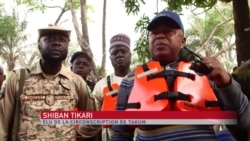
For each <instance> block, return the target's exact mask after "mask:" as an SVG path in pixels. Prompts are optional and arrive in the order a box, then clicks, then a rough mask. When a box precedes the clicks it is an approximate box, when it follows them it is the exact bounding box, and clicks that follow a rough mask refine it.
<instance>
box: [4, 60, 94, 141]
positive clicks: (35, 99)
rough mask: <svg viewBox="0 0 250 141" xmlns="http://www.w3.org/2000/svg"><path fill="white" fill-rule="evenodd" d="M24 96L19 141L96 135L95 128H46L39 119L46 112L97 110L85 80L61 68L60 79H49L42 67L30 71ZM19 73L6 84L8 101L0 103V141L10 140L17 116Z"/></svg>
mask: <svg viewBox="0 0 250 141" xmlns="http://www.w3.org/2000/svg"><path fill="white" fill-rule="evenodd" d="M28 71H29V77H28V78H27V79H26V81H25V84H24V88H23V93H22V94H21V96H20V101H21V113H20V126H19V130H18V138H19V140H21V141H59V140H60V141H75V140H76V139H75V137H76V135H77V134H78V133H79V134H81V135H82V136H83V137H85V138H88V137H90V136H92V135H94V134H95V133H96V132H97V131H96V128H95V126H80V128H79V129H78V130H79V131H78V133H77V131H76V129H75V127H74V125H43V124H41V121H40V119H39V117H40V112H41V111H43V110H49V111H55V110H65V111H66V110H73V108H74V107H75V106H77V107H78V109H79V110H95V105H94V100H93V98H92V97H91V96H90V94H89V93H88V91H87V89H86V83H85V82H84V80H83V79H82V78H81V77H80V76H78V75H76V74H74V73H73V72H71V71H70V70H67V69H66V68H65V67H64V66H62V68H61V70H60V72H58V74H57V75H49V76H48V75H46V74H44V73H43V72H42V69H41V66H40V63H38V64H37V65H36V66H34V67H31V68H29V69H28ZM19 78H20V71H15V72H13V74H12V75H11V77H10V78H9V80H8V81H7V87H6V91H5V97H4V99H3V100H1V102H0V113H1V115H0V140H1V141H5V140H7V135H8V130H9V129H8V128H9V125H10V122H12V121H10V119H11V116H12V113H14V111H13V110H14V102H15V100H14V99H15V95H16V94H17V91H18V80H19Z"/></svg>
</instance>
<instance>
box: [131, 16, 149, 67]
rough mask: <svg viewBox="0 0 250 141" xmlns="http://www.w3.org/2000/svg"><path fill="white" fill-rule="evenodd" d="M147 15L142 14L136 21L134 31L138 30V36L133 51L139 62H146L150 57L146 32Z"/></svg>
mask: <svg viewBox="0 0 250 141" xmlns="http://www.w3.org/2000/svg"><path fill="white" fill-rule="evenodd" d="M149 22H150V20H149V17H148V16H146V15H143V16H142V17H141V18H140V20H139V21H138V22H137V23H136V27H135V32H140V35H141V36H140V37H139V39H138V40H137V41H136V43H135V49H134V51H135V52H136V53H137V55H138V61H139V62H146V61H147V60H149V58H150V54H149V50H148V44H149V43H148V32H147V29H146V28H147V25H148V24H149Z"/></svg>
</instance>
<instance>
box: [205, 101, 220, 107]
mask: <svg viewBox="0 0 250 141" xmlns="http://www.w3.org/2000/svg"><path fill="white" fill-rule="evenodd" d="M205 106H206V107H219V106H220V103H219V102H218V101H205Z"/></svg>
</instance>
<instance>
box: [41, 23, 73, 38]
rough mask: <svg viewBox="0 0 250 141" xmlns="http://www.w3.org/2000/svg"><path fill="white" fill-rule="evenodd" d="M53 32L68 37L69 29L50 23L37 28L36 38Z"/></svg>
mask: <svg viewBox="0 0 250 141" xmlns="http://www.w3.org/2000/svg"><path fill="white" fill-rule="evenodd" d="M55 32H57V33H62V34H64V35H65V36H67V37H68V38H69V39H70V33H71V31H70V30H68V29H65V28H63V27H61V26H58V25H51V24H50V25H49V26H48V27H45V28H40V29H38V39H40V38H41V37H43V36H45V35H48V34H50V33H55Z"/></svg>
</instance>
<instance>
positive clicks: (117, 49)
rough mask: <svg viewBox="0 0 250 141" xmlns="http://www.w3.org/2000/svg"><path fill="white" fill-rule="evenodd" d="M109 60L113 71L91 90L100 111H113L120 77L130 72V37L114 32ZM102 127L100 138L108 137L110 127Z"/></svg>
mask: <svg viewBox="0 0 250 141" xmlns="http://www.w3.org/2000/svg"><path fill="white" fill-rule="evenodd" d="M109 53H110V60H111V63H112V65H113V68H114V73H112V74H110V75H108V76H107V77H105V78H103V79H101V80H100V81H98V82H97V83H96V85H95V88H94V90H93V95H94V96H95V101H96V108H97V109H98V110H102V111H114V110H115V103H116V99H117V92H118V88H119V85H120V83H121V81H122V79H123V78H124V77H125V76H126V75H127V74H128V73H129V72H130V63H131V52H130V38H129V37H128V36H127V35H125V34H116V35H114V36H113V37H112V38H111V40H110V48H109ZM105 127H106V128H104V129H103V135H102V140H103V141H106V140H109V138H110V134H111V132H110V129H109V128H108V127H109V126H108V125H106V126H105Z"/></svg>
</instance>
